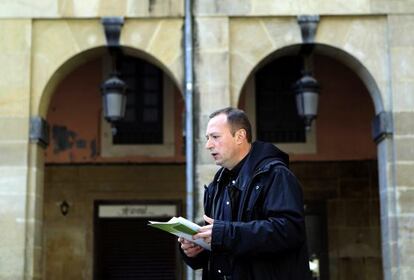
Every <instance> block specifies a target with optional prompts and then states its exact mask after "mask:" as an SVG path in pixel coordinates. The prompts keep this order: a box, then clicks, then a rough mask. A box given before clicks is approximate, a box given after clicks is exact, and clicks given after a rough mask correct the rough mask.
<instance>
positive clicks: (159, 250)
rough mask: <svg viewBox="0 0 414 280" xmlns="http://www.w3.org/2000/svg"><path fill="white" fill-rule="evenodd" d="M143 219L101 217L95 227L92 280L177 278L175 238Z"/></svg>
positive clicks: (165, 279)
mask: <svg viewBox="0 0 414 280" xmlns="http://www.w3.org/2000/svg"><path fill="white" fill-rule="evenodd" d="M147 223H148V221H147V219H143V218H127V219H125V218H100V219H97V221H96V225H95V226H96V228H95V280H127V279H146V280H151V279H160V280H173V279H178V278H177V271H176V254H177V242H176V238H174V237H173V236H172V235H169V234H167V233H165V232H162V231H159V230H157V229H154V228H150V227H148V226H147Z"/></svg>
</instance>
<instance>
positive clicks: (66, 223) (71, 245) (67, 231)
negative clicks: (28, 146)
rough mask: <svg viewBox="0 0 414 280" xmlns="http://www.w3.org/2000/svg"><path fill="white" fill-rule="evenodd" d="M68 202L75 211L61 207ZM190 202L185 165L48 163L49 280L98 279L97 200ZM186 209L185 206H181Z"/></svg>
mask: <svg viewBox="0 0 414 280" xmlns="http://www.w3.org/2000/svg"><path fill="white" fill-rule="evenodd" d="M64 200H66V201H67V202H68V204H69V206H70V208H69V213H68V214H67V215H66V216H63V215H62V214H61V212H60V208H59V205H60V203H61V202H62V201H64ZM95 200H112V201H137V202H139V201H141V202H143V201H147V202H148V201H157V202H160V201H163V200H164V201H178V202H180V203H181V205H184V202H185V166H184V165H102V166H99V165H96V166H87V165H84V166H82V165H80V166H64V165H63V166H59V165H55V166H47V167H46V168H45V192H44V225H43V250H44V255H43V256H44V279H61V280H65V279H67V280H70V279H85V280H87V279H92V269H93V218H94V201H95ZM181 210H182V211H183V212H182V213H185V209H181Z"/></svg>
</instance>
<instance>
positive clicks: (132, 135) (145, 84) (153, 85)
mask: <svg viewBox="0 0 414 280" xmlns="http://www.w3.org/2000/svg"><path fill="white" fill-rule="evenodd" d="M120 72H121V73H122V79H123V80H124V81H125V82H126V84H127V105H126V111H125V119H124V120H122V121H121V122H119V123H117V124H116V129H117V133H116V134H115V135H114V136H113V143H114V144H116V145H122V144H162V143H163V121H162V119H163V118H162V115H163V100H162V99H163V94H162V92H163V79H162V76H163V73H162V71H161V70H160V69H159V68H158V67H156V66H155V65H153V64H150V63H148V62H146V61H144V60H142V59H139V58H134V57H130V56H125V57H123V59H122V60H121V62H120Z"/></svg>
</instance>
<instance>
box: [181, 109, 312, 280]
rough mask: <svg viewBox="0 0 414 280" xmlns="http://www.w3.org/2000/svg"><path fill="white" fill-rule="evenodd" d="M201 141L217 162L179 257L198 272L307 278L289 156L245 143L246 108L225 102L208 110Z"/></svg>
mask: <svg viewBox="0 0 414 280" xmlns="http://www.w3.org/2000/svg"><path fill="white" fill-rule="evenodd" d="M206 137H207V143H206V148H207V150H208V151H209V152H210V154H211V156H212V157H213V158H214V161H215V163H216V164H217V165H220V166H221V167H222V168H221V169H220V170H219V171H218V172H217V173H216V175H215V176H214V180H213V182H212V183H211V184H210V185H209V186H208V187H207V188H206V189H205V194H204V212H205V215H204V220H205V221H206V225H205V226H203V227H202V228H201V229H200V231H199V233H197V234H195V235H194V236H193V239H197V238H203V239H204V240H205V241H206V242H208V243H210V244H211V251H208V250H205V249H203V248H201V247H199V246H197V245H196V244H194V243H193V242H191V240H185V239H182V238H180V239H179V240H178V241H179V242H180V243H181V251H182V255H183V258H184V261H185V262H186V263H187V264H188V265H189V266H191V267H192V268H193V269H199V268H203V279H233V280H239V279H240V280H241V279H257V280H266V279H277V280H305V279H310V273H309V266H308V255H307V248H306V236H305V223H304V213H303V201H302V191H301V187H300V185H299V183H298V181H297V179H296V177H295V176H294V175H293V174H292V172H291V171H290V170H289V169H288V161H289V158H288V155H287V154H285V153H284V152H282V151H280V150H279V149H277V148H276V147H275V146H274V145H272V144H269V143H263V142H255V143H252V132H251V125H250V122H249V120H248V118H247V116H246V114H245V113H244V112H243V111H241V110H238V109H234V108H224V109H221V110H218V111H216V112H214V113H212V114H211V115H210V120H209V122H208V125H207V131H206Z"/></svg>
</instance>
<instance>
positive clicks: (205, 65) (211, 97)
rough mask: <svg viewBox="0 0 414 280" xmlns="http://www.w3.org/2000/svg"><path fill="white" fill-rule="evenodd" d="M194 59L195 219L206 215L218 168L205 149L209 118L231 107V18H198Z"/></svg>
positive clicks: (195, 25) (196, 21)
mask: <svg viewBox="0 0 414 280" xmlns="http://www.w3.org/2000/svg"><path fill="white" fill-rule="evenodd" d="M194 29H195V38H194V54H195V55H194V57H195V63H194V64H195V65H194V67H195V69H194V72H195V75H196V76H195V98H194V109H195V112H196V115H195V129H194V140H195V147H196V151H195V156H196V160H195V163H196V172H195V173H196V175H195V177H196V178H195V193H196V194H195V196H196V198H198V200H197V201H196V203H195V205H196V209H195V211H196V217H197V218H199V219H200V218H201V217H202V214H203V207H202V206H203V195H204V188H203V185H204V184H208V183H209V182H210V181H211V179H212V177H213V175H214V173H215V171H216V170H217V166H216V165H215V164H214V162H213V160H212V159H211V158H210V155H209V154H208V153H207V151H206V150H205V148H204V146H205V130H206V126H207V123H208V116H209V115H210V113H212V112H213V111H214V110H217V109H220V108H223V107H226V106H230V104H231V101H230V89H229V88H230V86H229V75H230V67H229V64H230V63H229V19H228V18H227V17H196V18H195V22H194Z"/></svg>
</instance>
